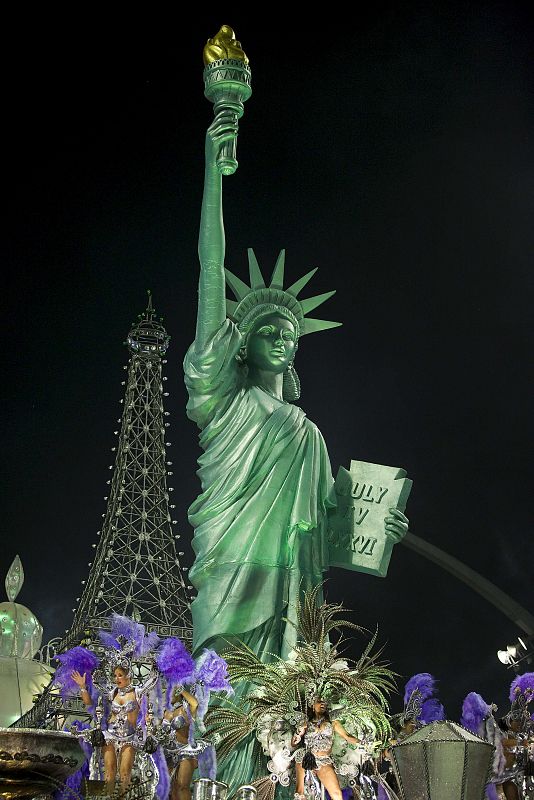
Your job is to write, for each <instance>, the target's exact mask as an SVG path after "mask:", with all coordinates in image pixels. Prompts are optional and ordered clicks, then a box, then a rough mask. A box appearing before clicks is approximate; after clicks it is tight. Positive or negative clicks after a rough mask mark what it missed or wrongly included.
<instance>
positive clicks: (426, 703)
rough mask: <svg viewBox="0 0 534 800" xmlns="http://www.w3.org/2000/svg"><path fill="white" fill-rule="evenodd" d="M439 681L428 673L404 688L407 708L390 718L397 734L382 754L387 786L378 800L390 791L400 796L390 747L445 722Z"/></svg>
mask: <svg viewBox="0 0 534 800" xmlns="http://www.w3.org/2000/svg"><path fill="white" fill-rule="evenodd" d="M436 695H437V681H436V678H435V677H434V676H433V675H431V674H430V673H429V672H418V673H416V674H415V675H412V677H411V678H409V680H408V681H407V683H406V685H405V687H404V709H403V711H401V713H400V714H395V715H394V716H393V717H392V718H391V724H392V725H393V727H394V729H395V732H394V736H393V737H392V738H391V740H390V741H389V746H388V748H386V749H385V750H384V751H383V752H382V760H383V761H384V762H386V763H387V764H388V769H387V772H386V776H385V779H383V780H384V783H385V785H384V783H382V782H381V784H380V786H379V790H378V800H387V798H388V788H389V789H392V790H393V792H394V793H395V792H396V793H398V792H399V787H398V783H397V779H396V777H395V774H394V772H393V768H392V766H391V761H390V750H389V748H390V747H393V745H396V744H399V743H400V742H402V741H403V740H404V739H406V738H407V737H408V736H410V735H411V734H412V733H414V732H415V731H417V730H419V728H422V727H423V725H428V724H430V723H431V722H436V721H438V720H444V719H445V709H444V708H443V705H442V703H441V702H440V700H439V699H438V697H437V696H436Z"/></svg>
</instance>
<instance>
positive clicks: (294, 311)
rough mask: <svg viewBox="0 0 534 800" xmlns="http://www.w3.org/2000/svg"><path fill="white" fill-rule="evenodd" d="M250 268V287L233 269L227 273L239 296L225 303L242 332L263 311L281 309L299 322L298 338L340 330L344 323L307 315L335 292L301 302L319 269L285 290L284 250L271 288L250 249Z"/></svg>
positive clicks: (294, 320) (279, 257)
mask: <svg viewBox="0 0 534 800" xmlns="http://www.w3.org/2000/svg"><path fill="white" fill-rule="evenodd" d="M248 265H249V275H250V286H247V284H246V283H244V282H243V281H242V280H241V279H240V278H238V277H237V275H234V273H233V272H230V270H228V269H227V270H225V272H226V283H227V284H228V286H229V287H230V289H231V290H232V292H233V293H234V295H235V297H236V300H227V301H226V313H227V315H228V317H229V318H230V319H231V320H232V321H233V322H235V323H236V325H237V326H238V328H239V329H240V330H243V329H247V328H248V326H249V325H250V323H251V321H252V320H254V319H256V318H257V316H261V315H262V313H261V311H262V310H263V311H264V313H273V312H275V311H277V310H279V311H280V312H281V313H282V314H284V316H288V317H289V318H290V319H291V320H292V321H293V322H296V324H297V328H298V330H297V333H298V335H299V336H304V335H305V334H307V333H317V332H318V331H324V330H328V329H329V328H337V327H338V326H339V325H341V324H342V323H341V322H328V321H327V320H323V319H312V318H311V317H307V316H306V314H308V313H309V312H310V311H313V310H314V308H317V307H318V306H320V305H321V304H322V303H324V302H325V300H328V298H330V297H332V295H333V294H335V290H334V291H332V292H325V293H324V294H318V295H316V296H315V297H309V298H307V299H306V300H299V299H298V295H299V294H300V292H301V291H302V289H303V288H304V287H305V286H306V284H307V283H308V281H309V280H310V279H311V278H312V277H313V276H314V275H315V273H316V272H317V267H316V268H315V269H312V270H311V271H310V272H308V273H306V275H303V276H302V278H300V279H299V280H298V281H296V282H295V283H293V284H292V285H291V286H289V287H288V288H287V289H284V265H285V250H281V251H280V255H279V256H278V258H277V261H276V264H275V267H274V271H273V274H272V278H271V282H270V284H269V286H267V285H266V283H265V280H264V278H263V275H262V273H261V270H260V267H259V265H258V261H257V259H256V256H255V255H254V250H252V248H249V250H248ZM260 307H263V309H260Z"/></svg>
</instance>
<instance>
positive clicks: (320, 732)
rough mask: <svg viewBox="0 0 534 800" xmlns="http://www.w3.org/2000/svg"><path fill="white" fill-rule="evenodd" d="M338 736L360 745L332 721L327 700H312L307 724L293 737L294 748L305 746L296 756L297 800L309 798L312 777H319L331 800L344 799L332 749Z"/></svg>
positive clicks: (316, 698) (294, 755)
mask: <svg viewBox="0 0 534 800" xmlns="http://www.w3.org/2000/svg"><path fill="white" fill-rule="evenodd" d="M336 734H337V735H338V736H341V738H342V739H344V740H345V741H346V742H349V743H350V744H360V739H357V738H356V737H355V736H351V735H350V734H348V733H347V731H346V730H345V728H344V727H343V725H342V724H341V723H340V722H339V721H338V720H331V719H330V715H329V713H328V703H327V701H326V700H325V699H323V698H322V697H315V698H313V702H312V704H311V706H310V707H309V709H308V720H307V722H306V723H305V724H304V725H301V726H300V727H299V728H298V729H297V731H296V733H295V734H294V735H293V736H292V738H291V746H292V747H297V745H298V744H300V743H301V742H303V744H304V747H300V748H299V749H298V750H295V752H294V754H293V759H294V761H295V770H296V774H297V780H296V791H295V800H305V799H306V795H305V794H304V784H305V781H306V780H307V782H308V786H310V784H312V782H313V776H316V777H317V778H318V780H319V782H320V783H321V785H322V786H324V788H325V789H326V791H327V792H328V794H329V795H330V797H331V798H332V800H341V788H340V786H339V780H338V778H337V775H336V771H335V766H334V761H333V759H332V746H333V744H334V735H336ZM315 793H316V794H318V792H315Z"/></svg>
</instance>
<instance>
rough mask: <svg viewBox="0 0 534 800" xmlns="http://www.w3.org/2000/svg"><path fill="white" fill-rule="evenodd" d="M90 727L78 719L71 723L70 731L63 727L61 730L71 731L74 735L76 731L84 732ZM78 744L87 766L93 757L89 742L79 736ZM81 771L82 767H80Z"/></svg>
mask: <svg viewBox="0 0 534 800" xmlns="http://www.w3.org/2000/svg"><path fill="white" fill-rule="evenodd" d="M90 727H91V726H90V725H89V723H87V722H82V721H81V720H79V719H75V720H74V722H73V723H72V725H71V726H70V729H69V728H67V727H66V726H65V727H64V728H63V730H72V732H73V733H74V734H76V733H77V732H78V731H84V730H87V728H90ZM78 744H79V745H80V747H81V748H82V750H83V754H84V756H85V758H86V759H87V764H89V761H90V760H91V756H92V755H93V748H92V747H91V745H90V744H89V742H87V741H86V740H85V739H84V738H83V737H82V736H80V737H79V738H78ZM82 769H83V766H82ZM87 775H89V767H87Z"/></svg>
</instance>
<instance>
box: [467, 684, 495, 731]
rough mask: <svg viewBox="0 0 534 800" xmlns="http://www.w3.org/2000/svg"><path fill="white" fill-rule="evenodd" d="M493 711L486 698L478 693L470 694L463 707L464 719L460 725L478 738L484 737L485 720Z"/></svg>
mask: <svg viewBox="0 0 534 800" xmlns="http://www.w3.org/2000/svg"><path fill="white" fill-rule="evenodd" d="M490 711H491V706H489V705H488V704H487V703H486V701H485V700H484V698H483V697H482V696H481V695H479V694H477V692H469V694H468V695H467V696H466V698H465V700H464V702H463V705H462V717H461V719H460V725H463V727H464V728H467V730H468V731H471V733H474V734H476V736H482V735H483V732H484V720H485V719H486V717H487V716H488V714H489V713H490Z"/></svg>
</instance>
